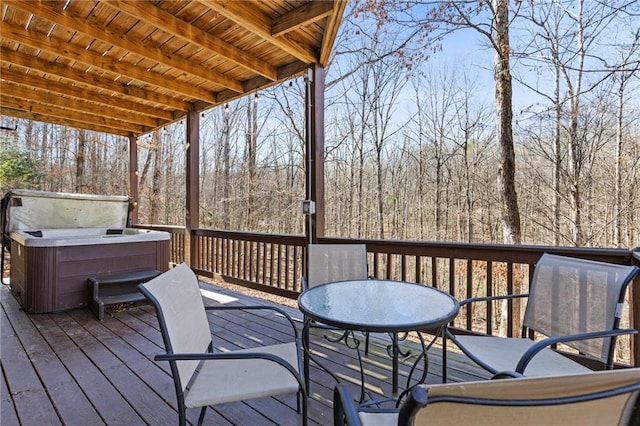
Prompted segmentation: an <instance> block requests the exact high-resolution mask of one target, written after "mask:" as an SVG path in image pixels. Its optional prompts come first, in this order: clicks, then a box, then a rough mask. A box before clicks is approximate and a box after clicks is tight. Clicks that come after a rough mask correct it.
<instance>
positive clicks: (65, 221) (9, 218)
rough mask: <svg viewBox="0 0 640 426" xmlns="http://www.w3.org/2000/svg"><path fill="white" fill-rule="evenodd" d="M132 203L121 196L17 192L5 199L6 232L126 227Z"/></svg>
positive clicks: (3, 204) (31, 191)
mask: <svg viewBox="0 0 640 426" xmlns="http://www.w3.org/2000/svg"><path fill="white" fill-rule="evenodd" d="M130 204H131V203H130V200H129V198H128V197H126V196H119V195H90V194H71V193H63V192H47V191H36V190H28V189H14V190H12V191H10V192H8V193H7V194H5V196H4V197H3V199H2V207H3V208H2V210H3V211H2V218H3V222H4V223H3V233H4V235H9V234H10V233H11V232H12V231H19V230H26V229H56V228H125V227H127V222H128V218H129V206H130Z"/></svg>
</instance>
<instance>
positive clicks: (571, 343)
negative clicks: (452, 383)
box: [447, 253, 640, 376]
mask: <svg viewBox="0 0 640 426" xmlns="http://www.w3.org/2000/svg"><path fill="white" fill-rule="evenodd" d="M639 270H640V269H639V268H638V267H636V266H625V265H617V264H611V263H604V262H596V261H592V260H584V259H576V258H571V257H566V256H557V255H552V254H548V253H545V254H543V255H542V257H541V258H540V260H539V261H538V263H537V264H536V266H535V270H534V274H533V279H532V281H531V283H530V285H529V294H524V295H510V296H493V297H479V298H472V299H467V300H465V301H463V302H461V303H460V305H461V307H462V306H464V305H467V304H470V303H475V302H481V301H487V303H490V301H494V300H499V299H513V298H518V297H528V302H527V306H526V309H525V314H524V319H523V326H522V335H521V337H520V338H506V337H498V336H474V335H464V336H463V335H454V334H452V333H451V332H450V331H448V332H447V338H448V339H450V340H452V341H453V342H454V343H455V344H456V345H457V346H458V347H459V348H460V349H461V350H462V352H464V353H465V354H466V355H467V356H468V357H469V358H471V359H472V360H473V361H474V362H475V363H477V364H478V365H480V366H482V367H483V368H484V369H486V370H487V371H489V372H491V373H492V374H495V373H497V372H499V371H516V372H518V373H522V374H523V375H525V376H551V375H561V374H571V373H580V372H588V371H591V370H590V369H588V368H587V367H585V366H584V365H582V364H579V363H578V362H576V361H574V360H572V359H570V358H569V357H566V356H564V355H562V354H560V353H559V352H556V351H555V350H553V349H552V348H551V347H554V348H555V345H557V344H564V345H566V346H567V347H569V348H573V349H575V350H577V351H578V352H579V353H580V354H583V355H585V356H587V357H590V358H592V359H594V360H598V361H600V362H602V363H603V365H604V367H605V368H606V369H611V368H613V363H614V349H615V340H616V336H619V335H623V334H634V333H637V331H636V330H634V329H619V328H618V326H619V323H620V316H621V315H622V306H623V302H624V295H625V290H626V288H627V285H628V284H629V282H631V280H633V278H634V277H635V276H636V275H637V274H638V271H639ZM469 315H471V311H469ZM534 333H535V334H534ZM536 336H544V338H543V339H542V340H539V339H538V340H537V341H536V340H534V338H535V337H536Z"/></svg>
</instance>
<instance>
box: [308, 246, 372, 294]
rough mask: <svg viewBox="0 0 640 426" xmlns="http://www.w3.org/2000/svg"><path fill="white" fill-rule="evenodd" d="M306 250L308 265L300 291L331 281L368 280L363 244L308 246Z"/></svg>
mask: <svg viewBox="0 0 640 426" xmlns="http://www.w3.org/2000/svg"><path fill="white" fill-rule="evenodd" d="M307 250H308V251H309V264H308V265H307V276H305V277H302V290H306V289H307V288H310V287H313V286H316V285H318V284H324V283H328V282H332V281H346V280H366V279H367V278H368V275H367V246H366V245H365V244H309V245H308V246H307Z"/></svg>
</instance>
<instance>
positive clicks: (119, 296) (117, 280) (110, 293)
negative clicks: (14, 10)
mask: <svg viewBox="0 0 640 426" xmlns="http://www.w3.org/2000/svg"><path fill="white" fill-rule="evenodd" d="M160 274H161V272H160V271H158V270H155V269H151V270H145V271H136V272H127V273H123V274H115V275H104V276H100V277H90V278H89V286H90V290H89V291H90V293H91V294H92V299H91V300H90V301H89V306H91V309H92V310H93V312H94V313H95V314H96V316H97V317H98V320H100V321H102V319H103V318H104V308H105V306H109V305H117V304H121V303H132V302H143V301H144V300H145V297H144V296H143V295H142V293H140V292H139V291H138V288H137V286H138V284H140V283H144V282H147V281H149V280H151V279H153V278H155V277H157V276H158V275H160Z"/></svg>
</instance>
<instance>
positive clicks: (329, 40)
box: [319, 0, 347, 67]
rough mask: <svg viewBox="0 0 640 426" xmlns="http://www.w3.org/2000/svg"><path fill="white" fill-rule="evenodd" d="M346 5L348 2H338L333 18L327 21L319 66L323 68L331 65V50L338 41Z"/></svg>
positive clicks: (340, 0) (344, 0)
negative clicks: (337, 35)
mask: <svg viewBox="0 0 640 426" xmlns="http://www.w3.org/2000/svg"><path fill="white" fill-rule="evenodd" d="M346 5H347V1H346V0H336V5H335V6H336V7H334V8H333V12H332V14H331V17H330V18H329V19H328V20H327V24H326V25H325V28H324V33H323V36H322V46H321V47H320V61H319V64H320V65H321V66H322V67H326V66H327V65H328V64H329V57H330V55H331V48H332V46H333V43H334V41H335V39H336V34H338V28H339V27H340V22H342V15H343V14H344V8H345V7H346Z"/></svg>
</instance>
